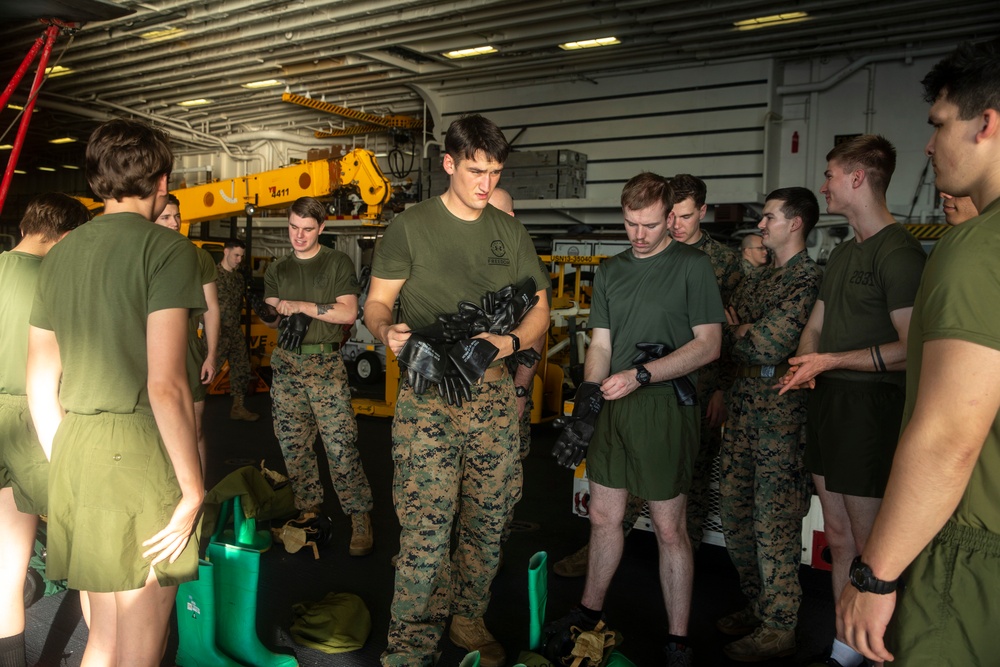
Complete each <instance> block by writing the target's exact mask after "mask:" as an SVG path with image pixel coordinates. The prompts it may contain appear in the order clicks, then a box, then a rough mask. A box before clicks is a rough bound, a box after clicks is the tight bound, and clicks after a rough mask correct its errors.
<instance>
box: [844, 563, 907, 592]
mask: <svg viewBox="0 0 1000 667" xmlns="http://www.w3.org/2000/svg"><path fill="white" fill-rule="evenodd" d="M850 580H851V584H853V585H854V587H855V588H857V589H858V590H859V591H861V592H862V593H875V594H876V595H886V594H888V593H892V592H893V591H895V590H896V587H897V586H898V585H899V580H898V579H896V580H894V581H884V580H882V579H879V578H878V577H876V576H875V575H874V573H872V569H871V567H869V566H868V565H867V564H865V563H864V561H862V560H861V556H855V557H854V561H853V562H852V563H851V571H850Z"/></svg>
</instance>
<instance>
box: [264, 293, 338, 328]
mask: <svg viewBox="0 0 1000 667" xmlns="http://www.w3.org/2000/svg"><path fill="white" fill-rule="evenodd" d="M274 308H275V310H277V311H278V314H279V315H284V316H285V317H287V316H289V315H294V314H296V313H304V314H306V315H308V316H309V317H311V318H313V319H314V320H322V321H323V322H327V323H329V324H346V325H348V326H350V325H352V324H354V321H355V320H357V319H358V297H357V295H355V294H342V295H340V296H338V297H337V300H336V301H334V302H332V303H313V302H312V301H286V300H284V299H282V300H279V301H278V302H277V303H276V304H274Z"/></svg>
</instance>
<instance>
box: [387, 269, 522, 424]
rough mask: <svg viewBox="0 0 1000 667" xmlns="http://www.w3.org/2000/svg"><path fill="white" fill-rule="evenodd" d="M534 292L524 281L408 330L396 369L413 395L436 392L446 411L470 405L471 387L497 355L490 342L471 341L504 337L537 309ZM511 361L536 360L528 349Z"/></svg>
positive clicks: (463, 302) (488, 293)
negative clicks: (401, 371) (400, 369)
mask: <svg viewBox="0 0 1000 667" xmlns="http://www.w3.org/2000/svg"><path fill="white" fill-rule="evenodd" d="M536 292H537V288H536V287H535V281H534V279H533V278H528V279H527V280H525V281H524V282H522V283H521V284H520V285H518V286H514V285H507V286H506V287H503V288H501V289H499V290H497V291H496V292H487V293H486V294H484V295H483V297H482V298H481V299H480V303H479V304H475V303H472V302H471V301H460V302H459V303H458V310H456V311H455V312H454V313H448V314H444V315H439V316H438V318H437V321H436V322H434V323H433V324H430V325H428V326H426V327H421V328H419V329H414V330H412V331H411V332H410V338H409V340H407V341H406V344H405V345H404V346H403V349H402V350H400V351H399V363H400V365H401V366H403V367H404V368H405V369H406V380H407V382H409V384H410V386H411V387H413V391H414V392H415V393H416V394H422V393H424V392H425V391H427V390H428V389H429V388H431V387H433V386H437V388H438V392H439V394H440V395H441V396H442V397H444V398H445V399H446V400H447V401H448V403H449V404H451V405H455V406H458V407H461V406H462V403H463V401H471V400H472V385H474V384H476V383H477V382H479V380H480V379H482V377H483V375H484V374H485V373H486V369H487V368H489V366H490V364H491V363H493V360H494V359H496V356H497V355H498V354H499V353H500V350H499V349H498V348H497V347H496V346H495V345H493V344H492V343H490V342H489V341H487V340H485V339H482V338H474V336H476V335H478V334H481V333H491V334H496V335H504V334H509V333H510V332H511V331H513V330H514V328H515V327H516V326H517V325H518V324H520V322H521V320H522V319H523V318H524V315H525V314H526V313H527V312H528V311H529V310H531V308H532V307H533V306H534V305H535V304H536V303H538V296H537V294H536ZM513 356H514V357H515V358H516V359H517V361H518V362H519V363H522V364H525V365H529V366H530V365H533V364H534V363H535V362H536V361H537V360H538V359H539V356H538V354H537V353H536V352H535V351H534V350H531V349H528V350H521V351H519V352H517V353H516V354H515V355H513Z"/></svg>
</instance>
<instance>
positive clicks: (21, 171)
mask: <svg viewBox="0 0 1000 667" xmlns="http://www.w3.org/2000/svg"><path fill="white" fill-rule="evenodd" d="M14 173H15V174H27V173H28V172H26V171H24V170H23V169H15V170H14Z"/></svg>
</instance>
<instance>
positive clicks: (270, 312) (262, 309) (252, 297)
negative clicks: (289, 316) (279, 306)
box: [247, 288, 280, 324]
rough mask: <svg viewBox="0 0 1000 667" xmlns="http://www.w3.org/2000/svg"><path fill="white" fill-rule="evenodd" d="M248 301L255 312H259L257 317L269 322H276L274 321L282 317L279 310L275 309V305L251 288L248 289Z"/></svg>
mask: <svg viewBox="0 0 1000 667" xmlns="http://www.w3.org/2000/svg"><path fill="white" fill-rule="evenodd" d="M247 302H248V303H249V304H250V307H251V308H252V309H253V312H255V313H257V317H259V318H260V319H261V320H262V321H264V322H267V323H268V324H272V323H274V321H275V320H276V319H278V317H280V315H278V311H277V310H275V309H274V306H272V305H271V304H269V303H266V302H265V301H264V299H262V298H260V295H259V294H257V293H256V292H254V291H253V290H252V289H249V288H248V289H247Z"/></svg>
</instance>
